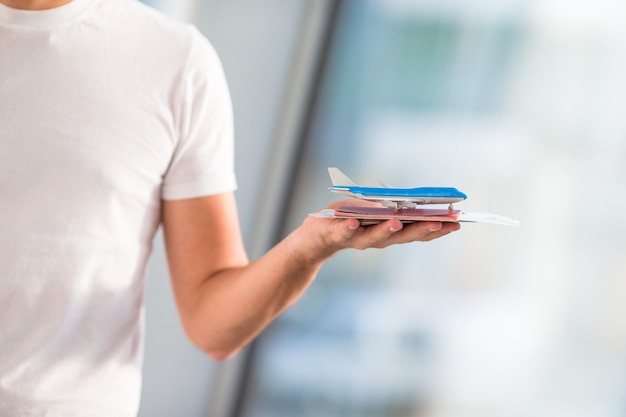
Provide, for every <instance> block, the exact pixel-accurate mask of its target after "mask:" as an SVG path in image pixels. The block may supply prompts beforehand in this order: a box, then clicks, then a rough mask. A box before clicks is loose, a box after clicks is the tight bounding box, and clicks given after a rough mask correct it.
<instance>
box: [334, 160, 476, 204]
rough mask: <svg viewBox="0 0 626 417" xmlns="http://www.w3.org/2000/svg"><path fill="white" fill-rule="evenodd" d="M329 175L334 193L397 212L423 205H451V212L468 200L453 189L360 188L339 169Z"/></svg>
mask: <svg viewBox="0 0 626 417" xmlns="http://www.w3.org/2000/svg"><path fill="white" fill-rule="evenodd" d="M328 173H329V174H330V179H331V181H332V183H333V186H332V187H330V188H329V189H330V191H332V192H333V193H337V194H343V195H347V196H350V197H356V198H360V199H363V200H370V201H377V202H379V203H381V204H382V205H384V206H385V207H391V208H393V209H395V210H401V209H405V208H416V207H417V206H418V205H423V204H449V205H450V210H451V209H452V204H453V203H456V202H458V201H463V200H465V199H466V198H467V195H465V194H464V193H462V192H460V191H459V190H457V189H456V188H452V187H418V188H392V187H388V186H383V187H360V186H358V185H356V184H355V183H354V182H353V181H352V180H351V179H350V178H348V177H347V176H346V175H345V174H344V173H343V172H341V171H340V170H339V169H338V168H328Z"/></svg>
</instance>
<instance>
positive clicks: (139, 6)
mask: <svg viewBox="0 0 626 417" xmlns="http://www.w3.org/2000/svg"><path fill="white" fill-rule="evenodd" d="M99 9H100V10H99V11H98V12H97V13H96V14H95V15H94V16H95V18H96V19H103V20H104V22H105V23H106V24H107V25H110V27H111V28H113V29H115V30H119V31H121V32H125V33H128V35H129V36H130V37H131V38H134V37H135V36H137V37H144V38H147V39H151V40H153V41H154V42H155V43H160V46H161V47H162V48H168V47H174V48H176V47H181V46H183V45H181V43H182V44H184V45H189V44H190V43H192V42H193V41H194V40H195V39H196V38H198V37H202V35H200V34H199V32H198V31H197V30H196V28H195V27H194V26H193V25H191V24H190V23H187V22H183V21H180V20H177V19H175V18H173V17H171V16H168V15H166V14H165V13H162V12H160V11H159V10H156V9H154V8H152V7H150V6H148V5H146V4H144V3H142V2H140V1H138V0H100V3H99ZM129 40H130V39H129Z"/></svg>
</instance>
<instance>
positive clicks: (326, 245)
mask: <svg viewBox="0 0 626 417" xmlns="http://www.w3.org/2000/svg"><path fill="white" fill-rule="evenodd" d="M337 204H339V203H336V204H335V205H337ZM344 204H345V203H344ZM163 228H164V235H165V246H166V250H167V257H168V262H169V268H170V275H171V277H172V286H173V289H174V296H175V299H176V304H177V306H178V311H179V314H180V316H181V320H182V323H183V327H184V328H185V332H186V333H187V336H188V337H189V339H190V340H191V341H192V342H193V343H194V344H195V345H196V346H198V347H199V348H200V349H202V350H204V351H205V352H206V353H207V354H208V355H209V356H211V357H212V358H214V359H217V360H223V359H227V358H228V357H230V356H232V355H233V354H235V353H236V352H238V351H239V350H240V349H241V348H243V347H244V346H245V345H247V344H248V343H249V342H250V341H251V340H252V339H253V338H254V337H255V336H256V335H257V334H258V333H259V332H261V330H263V328H264V327H265V326H267V324H269V322H270V321H272V320H273V319H274V318H276V316H278V315H279V314H280V313H282V312H283V311H284V310H285V309H287V308H288V307H289V306H290V305H292V304H293V303H294V302H295V301H296V300H297V299H298V298H299V297H300V295H301V294H302V293H303V292H304V290H305V289H306V288H307V287H308V285H309V284H310V283H311V282H312V281H313V279H314V278H315V275H316V274H317V272H318V270H319V268H320V267H321V266H322V264H323V263H324V262H325V261H326V260H327V259H328V258H330V257H331V256H333V255H334V254H335V253H337V252H338V251H340V250H341V249H344V248H349V247H351V248H356V249H366V248H371V247H377V248H382V247H386V246H389V245H391V244H397V243H404V242H411V241H416V240H420V241H427V240H432V239H435V238H438V237H441V236H443V235H446V234H448V233H450V232H452V231H454V230H458V228H459V225H458V224H456V223H446V224H442V223H439V222H419V223H414V224H412V225H410V226H405V227H404V228H403V227H402V224H401V223H400V222H399V221H397V220H393V221H387V222H384V223H381V224H379V225H376V226H369V227H360V226H359V222H358V221H357V220H353V219H352V220H329V219H318V218H314V217H307V218H306V219H305V220H304V222H303V223H302V225H301V226H300V227H299V228H298V229H296V230H295V231H293V232H292V233H291V234H290V235H289V236H287V237H286V238H285V239H284V240H283V241H281V242H280V243H279V244H278V245H276V246H275V247H274V248H272V249H271V250H270V251H269V252H268V253H267V254H265V255H264V256H263V257H261V258H259V259H258V260H255V261H254V262H252V263H248V259H247V256H246V254H245V250H244V247H243V243H242V239H241V232H240V229H239V219H238V215H237V209H236V204H235V198H234V196H233V194H232V193H226V194H220V195H215V196H209V197H202V198H196V199H189V200H177V201H164V203H163Z"/></svg>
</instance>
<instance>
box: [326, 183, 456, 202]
mask: <svg viewBox="0 0 626 417" xmlns="http://www.w3.org/2000/svg"><path fill="white" fill-rule="evenodd" d="M330 190H331V191H332V192H334V193H338V194H343V195H347V196H350V197H356V198H360V199H364V200H371V201H381V202H385V201H388V202H393V203H402V202H407V203H412V204H452V203H456V202H458V201H462V200H465V199H466V198H467V195H465V193H462V192H461V191H459V190H457V189H456V188H452V187H418V188H384V187H360V186H333V187H331V188H330Z"/></svg>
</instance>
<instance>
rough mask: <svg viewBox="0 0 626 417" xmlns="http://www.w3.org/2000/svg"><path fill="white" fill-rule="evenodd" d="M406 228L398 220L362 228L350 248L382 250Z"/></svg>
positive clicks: (350, 243)
mask: <svg viewBox="0 0 626 417" xmlns="http://www.w3.org/2000/svg"><path fill="white" fill-rule="evenodd" d="M403 228H404V226H403V224H402V222H401V221H399V220H397V219H392V220H387V221H385V222H382V223H379V224H377V225H372V226H367V227H361V228H360V229H359V230H358V232H357V233H356V234H355V235H354V237H353V238H352V241H351V242H349V246H350V247H353V248H355V249H367V248H382V247H385V246H387V244H386V242H387V241H389V238H390V237H391V236H392V235H394V234H395V233H398V232H400V231H401V230H402V229H403Z"/></svg>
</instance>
